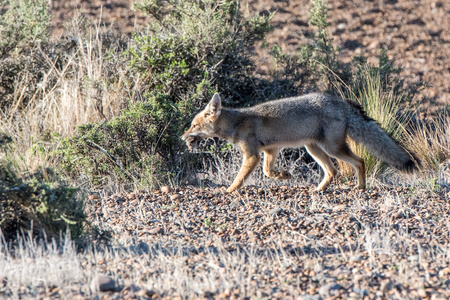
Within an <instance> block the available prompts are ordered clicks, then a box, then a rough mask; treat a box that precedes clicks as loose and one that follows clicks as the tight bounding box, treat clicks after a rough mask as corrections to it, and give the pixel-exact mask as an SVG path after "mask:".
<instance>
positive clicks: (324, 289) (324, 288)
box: [319, 282, 342, 296]
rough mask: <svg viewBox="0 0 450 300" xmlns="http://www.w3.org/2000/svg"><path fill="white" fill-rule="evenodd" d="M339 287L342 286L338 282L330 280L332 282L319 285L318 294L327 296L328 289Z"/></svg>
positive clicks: (337, 288) (328, 293) (338, 288)
mask: <svg viewBox="0 0 450 300" xmlns="http://www.w3.org/2000/svg"><path fill="white" fill-rule="evenodd" d="M341 288H342V287H341V286H340V285H339V284H337V283H334V282H332V283H329V284H326V285H323V286H321V287H320V289H319V294H321V295H324V296H329V295H330V291H333V290H340V289H341Z"/></svg>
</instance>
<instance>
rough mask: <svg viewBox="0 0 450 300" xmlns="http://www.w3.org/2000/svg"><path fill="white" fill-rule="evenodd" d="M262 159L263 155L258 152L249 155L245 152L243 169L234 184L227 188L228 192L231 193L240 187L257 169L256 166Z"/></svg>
mask: <svg viewBox="0 0 450 300" xmlns="http://www.w3.org/2000/svg"><path fill="white" fill-rule="evenodd" d="M260 161H261V156H259V155H258V154H254V155H247V154H244V161H243V162H242V166H241V169H240V170H239V173H238V174H237V176H236V178H235V179H234V181H233V184H232V185H231V186H230V187H229V188H228V189H227V193H231V192H233V191H235V190H237V189H239V188H240V187H241V186H242V185H243V184H244V182H245V180H247V178H248V177H249V176H250V174H251V173H252V172H253V170H255V168H256V166H257V165H258V164H259V162H260Z"/></svg>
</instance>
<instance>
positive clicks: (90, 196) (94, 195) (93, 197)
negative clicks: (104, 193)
mask: <svg viewBox="0 0 450 300" xmlns="http://www.w3.org/2000/svg"><path fill="white" fill-rule="evenodd" d="M98 199H100V195H99V194H92V195H89V200H98Z"/></svg>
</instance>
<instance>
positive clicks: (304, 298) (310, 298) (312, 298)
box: [299, 295, 323, 300]
mask: <svg viewBox="0 0 450 300" xmlns="http://www.w3.org/2000/svg"><path fill="white" fill-rule="evenodd" d="M299 299H300V300H322V299H323V298H322V296H320V295H301V296H300V298H299Z"/></svg>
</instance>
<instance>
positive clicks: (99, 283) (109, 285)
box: [91, 275, 116, 293]
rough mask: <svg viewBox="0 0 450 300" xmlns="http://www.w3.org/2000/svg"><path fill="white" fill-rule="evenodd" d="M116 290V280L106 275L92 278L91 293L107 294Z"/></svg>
mask: <svg viewBox="0 0 450 300" xmlns="http://www.w3.org/2000/svg"><path fill="white" fill-rule="evenodd" d="M115 289H116V283H115V281H114V279H112V278H111V277H108V276H104V275H97V276H95V277H94V278H92V281H91V291H92V292H93V293H95V292H99V291H100V292H106V291H114V290H115Z"/></svg>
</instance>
